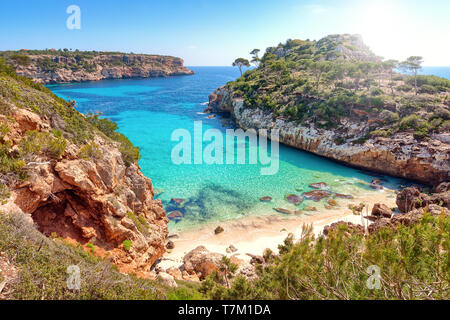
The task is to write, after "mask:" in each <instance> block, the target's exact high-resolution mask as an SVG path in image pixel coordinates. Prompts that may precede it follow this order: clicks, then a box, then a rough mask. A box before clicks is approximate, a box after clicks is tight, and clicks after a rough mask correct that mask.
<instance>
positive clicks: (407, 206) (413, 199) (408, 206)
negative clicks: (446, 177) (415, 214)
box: [397, 183, 450, 213]
mask: <svg viewBox="0 0 450 320" xmlns="http://www.w3.org/2000/svg"><path fill="white" fill-rule="evenodd" d="M445 185H446V183H442V184H440V185H439V186H438V187H437V188H436V190H439V191H443V190H446V189H445V187H444V186H445ZM431 204H435V205H439V206H442V207H445V208H447V209H450V191H443V192H440V193H434V194H432V195H428V194H425V193H421V192H420V190H419V189H417V188H414V187H411V188H405V189H403V190H402V191H401V192H400V193H399V194H398V195H397V206H398V209H399V210H400V212H403V213H407V212H409V211H411V210H414V209H419V208H425V207H427V206H429V205H431Z"/></svg>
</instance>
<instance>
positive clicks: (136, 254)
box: [0, 108, 168, 275]
mask: <svg viewBox="0 0 450 320" xmlns="http://www.w3.org/2000/svg"><path fill="white" fill-rule="evenodd" d="M0 117H3V116H2V115H0ZM10 118H13V119H14V120H15V121H14V122H11V121H10V122H9V123H11V125H10V126H11V127H10V132H9V134H8V136H7V139H10V141H11V144H12V149H14V147H15V146H17V145H19V144H20V141H21V139H23V137H24V135H25V132H26V131H27V130H31V129H34V130H37V131H46V130H50V129H51V128H52V123H51V120H49V119H48V118H46V117H41V116H38V115H37V114H34V113H32V112H30V111H28V110H26V109H19V108H15V109H12V110H11V115H10ZM67 141H68V140H67ZM93 142H94V143H95V144H96V146H98V148H99V154H100V156H99V157H98V158H88V159H84V158H83V159H82V158H80V157H79V150H80V148H81V147H80V146H78V145H75V144H72V143H71V142H69V141H68V145H67V147H66V151H65V152H64V154H63V155H62V157H60V158H58V159H55V158H51V157H47V156H46V155H45V154H36V155H34V159H33V161H30V162H27V167H26V170H27V176H28V178H27V179H26V180H24V181H19V182H16V184H15V185H11V186H10V192H11V197H10V199H9V201H8V202H7V203H6V204H5V205H4V206H1V207H0V209H1V210H2V211H3V210H5V211H13V210H21V211H23V212H25V213H27V214H30V215H31V217H32V218H33V220H34V221H35V223H36V224H37V225H38V227H39V229H40V231H41V232H43V233H44V234H46V235H48V236H50V235H52V234H56V235H58V236H59V237H62V238H64V239H66V240H67V241H74V242H77V243H80V244H82V245H85V246H86V245H87V244H92V245H93V246H94V248H95V250H94V251H95V252H96V254H98V255H100V256H108V257H109V258H110V259H111V261H112V262H113V263H115V264H116V265H117V266H118V267H119V269H120V271H122V272H126V273H128V272H133V273H137V274H142V275H145V274H146V273H147V272H149V271H150V268H151V266H152V265H153V264H154V263H155V261H156V260H157V259H159V258H160V257H161V256H162V255H163V253H164V252H165V248H164V244H165V241H166V237H167V235H168V220H167V218H166V214H165V212H164V209H163V207H162V204H161V201H160V200H154V199H153V195H154V193H153V186H152V182H151V180H150V179H148V178H147V177H145V176H144V175H143V174H142V173H141V171H140V168H139V167H138V165H137V164H131V165H128V166H127V165H126V164H125V163H124V161H123V159H122V154H121V152H120V151H119V149H118V147H119V146H118V144H117V143H116V142H113V141H112V140H109V139H107V138H105V137H104V136H101V135H100V134H98V135H96V136H95V137H94V139H93ZM125 240H127V243H129V242H131V247H128V246H124V241H125Z"/></svg>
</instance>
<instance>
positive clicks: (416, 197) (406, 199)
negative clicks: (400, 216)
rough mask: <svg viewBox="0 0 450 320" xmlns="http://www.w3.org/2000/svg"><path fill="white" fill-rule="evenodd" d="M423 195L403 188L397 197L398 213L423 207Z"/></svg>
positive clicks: (415, 190)
mask: <svg viewBox="0 0 450 320" xmlns="http://www.w3.org/2000/svg"><path fill="white" fill-rule="evenodd" d="M423 200H424V195H422V194H421V193H420V191H419V189H416V188H405V189H403V190H402V191H400V193H399V194H398V195H397V201H396V203H397V207H398V210H400V212H403V213H407V212H409V211H411V210H413V209H416V208H420V207H422V205H423Z"/></svg>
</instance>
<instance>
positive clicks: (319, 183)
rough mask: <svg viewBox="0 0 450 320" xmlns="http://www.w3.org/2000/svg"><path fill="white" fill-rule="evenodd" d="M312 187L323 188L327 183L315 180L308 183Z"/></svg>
mask: <svg viewBox="0 0 450 320" xmlns="http://www.w3.org/2000/svg"><path fill="white" fill-rule="evenodd" d="M309 186H310V187H311V188H313V189H325V188H326V187H327V186H328V185H327V184H326V183H325V182H316V183H311V184H310V185H309Z"/></svg>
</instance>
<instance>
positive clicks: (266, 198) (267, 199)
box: [259, 197, 272, 202]
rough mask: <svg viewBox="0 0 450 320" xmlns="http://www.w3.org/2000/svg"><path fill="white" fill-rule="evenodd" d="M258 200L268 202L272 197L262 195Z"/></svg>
mask: <svg viewBox="0 0 450 320" xmlns="http://www.w3.org/2000/svg"><path fill="white" fill-rule="evenodd" d="M259 201H261V202H270V201H272V197H262V198H261V199H259Z"/></svg>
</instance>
